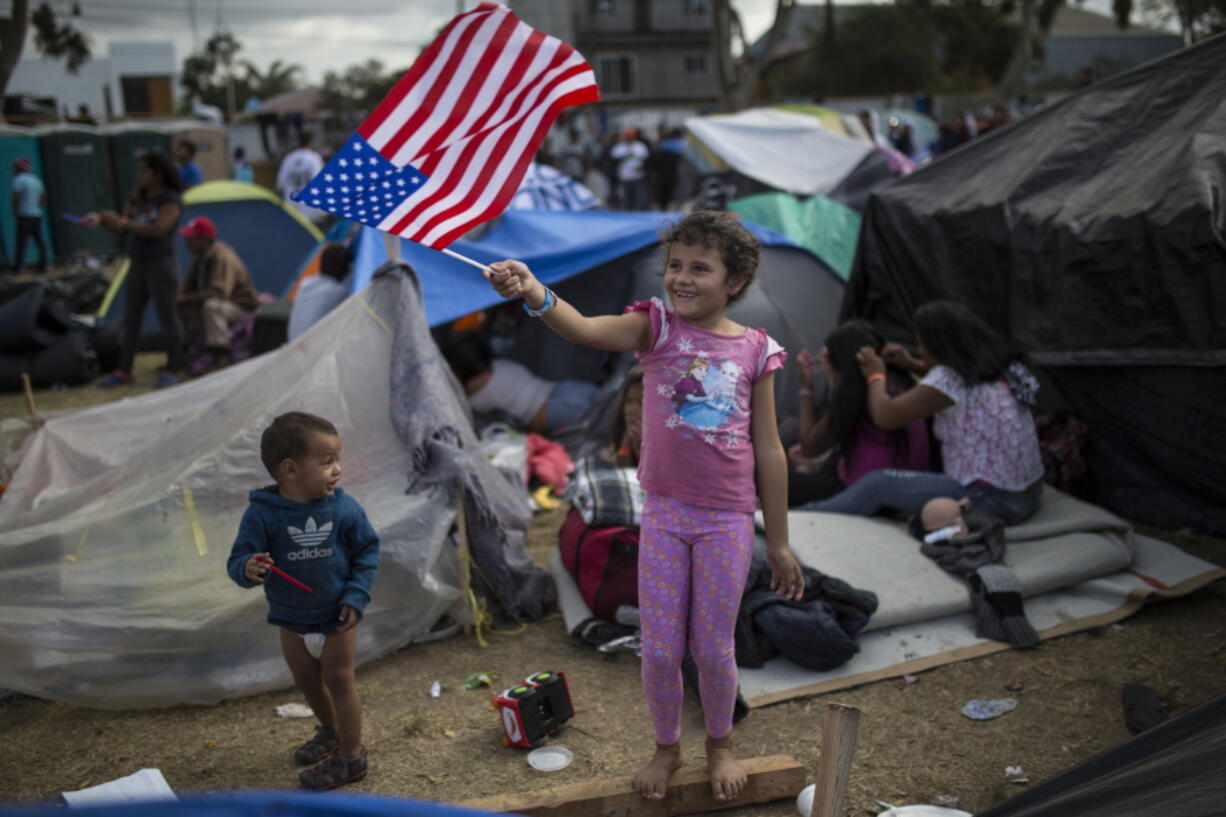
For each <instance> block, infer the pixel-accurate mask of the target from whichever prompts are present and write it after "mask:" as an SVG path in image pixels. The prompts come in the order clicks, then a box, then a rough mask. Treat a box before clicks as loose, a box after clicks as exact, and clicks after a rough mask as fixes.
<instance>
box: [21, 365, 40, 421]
mask: <svg viewBox="0 0 1226 817" xmlns="http://www.w3.org/2000/svg"><path fill="white" fill-rule="evenodd" d="M21 390H22V391H24V392H25V394H26V411H27V412H29V414H30V416H31V417H35V416H37V415H38V410H37V409H36V408H34V390H33V389H32V388H31V387H30V375H29V374H27V373H26V372H22V373H21Z"/></svg>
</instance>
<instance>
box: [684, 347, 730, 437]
mask: <svg viewBox="0 0 1226 817" xmlns="http://www.w3.org/2000/svg"><path fill="white" fill-rule="evenodd" d="M740 376H741V367H740V366H739V365H738V364H737V363H735V362H734V361H731V360H724V361H722V362H720V364H719V366H707V367H706V371H705V374H704V375H703V377H702V393H701V394H686V395H685V402H684V404H683V405H681V407H680V408H678V409H677V414H679V415H680V416H681V419H683V420H685V422H686V423H688V424H689V425H691V426H693V427H694V428H701V429H708V430H718V429H720V428H722V427H723V426H724V425H725V423H727V422H728V418H729V415H731V414H732V413H733V411H735V409H736V386H737V381H738V380H739V378H740Z"/></svg>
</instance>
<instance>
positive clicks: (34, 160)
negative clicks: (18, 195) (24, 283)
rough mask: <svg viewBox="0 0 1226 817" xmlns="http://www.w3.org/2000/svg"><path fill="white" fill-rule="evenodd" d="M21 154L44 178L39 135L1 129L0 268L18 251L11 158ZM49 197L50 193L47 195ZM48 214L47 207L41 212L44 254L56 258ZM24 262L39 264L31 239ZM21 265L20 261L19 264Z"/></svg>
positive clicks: (27, 244)
mask: <svg viewBox="0 0 1226 817" xmlns="http://www.w3.org/2000/svg"><path fill="white" fill-rule="evenodd" d="M18 156H24V157H26V158H27V159H29V160H30V169H31V170H32V171H33V172H34V175H35V176H38V178H40V179H42V180H43V184H44V185H45V184H46V182H47V177H46V176H44V175H43V163H42V159H41V158H40V157H39V155H38V138H37V137H36V136H35V134H34V131H31V130H26V129H24V128H9V127H4V128H0V269H8V268H9V267H11V266H13V253H15V252H16V251H17V216H16V214H15V213H14V212H13V196H12V190H13V160H14V159H16V158H17V157H18ZM48 198H50V196H48ZM50 214H51V211H50V209H49V208H48V209H47V210H45V211H44V213H43V229H42V232H43V243H45V244H46V245H47V253H48V255H49V256H50V257H51V258H54V257H55V245H53V244H52V243H51V232H50V229H49V228H50V224H49V222H50ZM25 256H26V257H25V259H24V260H23V263H26V264H36V263H38V248H37V247H35V246H34V242H33V241H30V242H27V243H26V252H25ZM18 266H20V264H18Z"/></svg>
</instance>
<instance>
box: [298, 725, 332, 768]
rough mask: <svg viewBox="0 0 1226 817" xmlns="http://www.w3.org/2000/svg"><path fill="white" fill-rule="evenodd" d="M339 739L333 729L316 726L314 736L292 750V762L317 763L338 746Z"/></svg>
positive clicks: (299, 763) (301, 764) (303, 764)
mask: <svg viewBox="0 0 1226 817" xmlns="http://www.w3.org/2000/svg"><path fill="white" fill-rule="evenodd" d="M340 745H341V740H340V738H339V737H337V735H336V732H335V730H332V729H329V728H328V727H326V726H316V727H315V736H314V737H313V738H311V739H310V740H308V741H307V742H306V743H304V744H302V745H301V746H299V747H298V748H297V749H295V750H294V762H295V763H297V764H298V765H299V766H310V765H311V764H312V763H318V762H319V761H321V760H323V759H324V758H326V757H328V756H329V755H331V754H333V753H334V752H335V751H336V750H337V749H338V748H340Z"/></svg>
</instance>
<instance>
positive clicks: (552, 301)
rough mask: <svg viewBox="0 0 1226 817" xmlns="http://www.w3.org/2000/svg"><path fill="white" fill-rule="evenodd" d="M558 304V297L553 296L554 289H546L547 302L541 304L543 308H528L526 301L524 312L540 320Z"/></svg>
mask: <svg viewBox="0 0 1226 817" xmlns="http://www.w3.org/2000/svg"><path fill="white" fill-rule="evenodd" d="M557 303H558V296H557V295H554V294H553V290H552V289H550V288H549V287H545V302H544V303H543V304H541V308H540V309H533V308H532V307H530V306H528V302H527V301H524V311H525V312H527V313H528V314H529V315H531V316H532V317H534V318H539V317H540V316H541V315H544V314H545V313H546V312H548V311H549V310H551V309H553V308H554V307H555V306H557Z"/></svg>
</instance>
